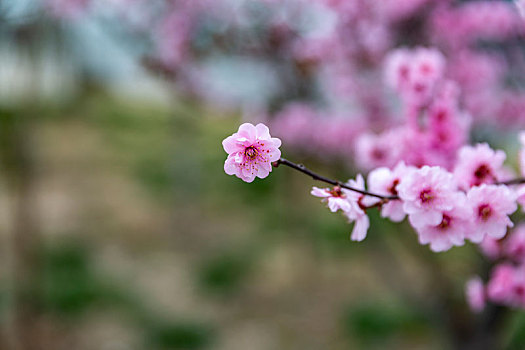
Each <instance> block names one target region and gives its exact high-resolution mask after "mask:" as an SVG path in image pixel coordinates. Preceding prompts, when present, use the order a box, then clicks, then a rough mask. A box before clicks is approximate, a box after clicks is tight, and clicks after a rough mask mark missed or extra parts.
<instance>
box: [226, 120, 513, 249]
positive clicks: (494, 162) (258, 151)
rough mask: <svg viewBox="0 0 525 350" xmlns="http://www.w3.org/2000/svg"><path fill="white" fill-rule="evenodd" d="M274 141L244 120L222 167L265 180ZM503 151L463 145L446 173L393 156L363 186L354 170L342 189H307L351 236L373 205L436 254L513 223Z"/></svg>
mask: <svg viewBox="0 0 525 350" xmlns="http://www.w3.org/2000/svg"><path fill="white" fill-rule="evenodd" d="M280 145H281V141H280V140H279V139H276V138H272V137H271V136H270V134H269V130H268V128H267V127H266V126H265V125H263V124H258V125H257V126H253V125H252V124H249V123H245V124H243V125H241V127H240V128H239V131H238V132H237V133H235V134H233V135H232V136H229V137H228V138H226V139H225V140H224V141H223V147H224V150H225V151H226V152H227V153H228V158H227V160H226V162H225V165H224V169H225V171H226V173H227V174H230V175H232V174H235V175H236V176H238V177H239V178H241V179H243V180H244V181H247V182H251V181H253V180H254V178H255V177H260V178H265V177H266V176H268V174H269V172H270V171H271V167H272V162H274V161H277V160H278V159H279V157H280V154H281V153H280V151H279V149H278V148H279V146H280ZM505 157H506V155H505V153H504V152H503V151H500V150H493V149H491V148H490V147H489V146H488V145H487V144H484V143H483V144H477V145H475V146H463V147H462V148H460V149H459V151H458V156H457V159H456V162H455V164H454V167H453V169H452V170H451V171H449V170H447V169H446V168H444V167H439V166H429V165H424V166H421V167H416V166H411V165H406V164H405V163H404V162H399V163H398V164H397V165H396V166H395V167H393V168H388V167H379V168H376V169H374V170H373V171H371V172H370V173H369V175H368V181H367V182H368V186H366V184H365V181H364V178H363V177H362V176H361V175H358V176H357V178H356V179H355V180H349V181H348V182H347V183H346V184H345V185H346V186H349V187H344V186H336V187H335V188H332V189H330V188H318V187H314V188H313V190H312V194H313V195H314V196H317V197H321V198H323V201H325V202H326V203H327V204H328V207H329V208H330V210H331V211H332V212H336V211H339V210H340V211H341V212H342V213H343V214H344V215H345V216H346V217H347V218H348V219H349V221H351V222H355V226H354V229H353V232H352V236H351V237H352V239H353V240H357V241H360V240H363V239H364V238H365V237H366V234H367V231H368V228H369V220H368V217H367V215H366V210H367V209H370V208H372V207H376V206H377V207H379V208H380V210H381V216H383V217H385V218H389V219H391V220H392V221H395V222H399V221H402V220H403V219H404V218H405V217H408V221H409V222H410V224H411V225H412V226H413V227H414V229H415V231H416V232H417V234H418V237H419V241H420V243H421V244H429V245H430V248H431V249H432V250H433V251H436V252H440V251H445V250H448V249H450V248H451V247H452V246H460V245H463V244H464V242H465V240H470V241H472V242H474V243H481V242H483V241H484V240H485V239H501V238H503V237H504V236H505V234H506V232H507V228H508V227H513V226H514V224H513V223H512V221H511V220H510V218H509V215H510V214H512V213H513V212H515V211H516V209H517V200H518V194H517V193H516V191H515V190H513V189H512V188H511V187H509V186H506V185H505V184H503V181H504V180H506V179H507V178H508V170H506V169H505V168H504V164H503V162H504V160H505ZM363 191H369V192H368V193H372V194H371V195H370V194H367V192H363Z"/></svg>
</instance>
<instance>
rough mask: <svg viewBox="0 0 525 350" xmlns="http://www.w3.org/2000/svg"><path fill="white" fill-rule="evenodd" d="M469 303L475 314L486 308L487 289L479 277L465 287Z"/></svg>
mask: <svg viewBox="0 0 525 350" xmlns="http://www.w3.org/2000/svg"><path fill="white" fill-rule="evenodd" d="M465 294H466V297H467V302H468V304H469V306H470V308H471V309H472V311H474V312H481V311H482V310H483V309H484V308H485V287H484V286H483V282H482V281H481V278H479V277H478V276H476V277H473V278H471V279H469V280H468V281H467V283H466V285H465Z"/></svg>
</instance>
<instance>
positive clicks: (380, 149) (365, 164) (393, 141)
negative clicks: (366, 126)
mask: <svg viewBox="0 0 525 350" xmlns="http://www.w3.org/2000/svg"><path fill="white" fill-rule="evenodd" d="M400 136H401V134H400V133H392V132H389V131H385V132H383V133H382V134H379V135H374V134H372V133H363V134H361V135H360V136H359V138H358V139H357V140H356V145H355V147H356V161H357V164H358V165H359V166H360V167H361V168H364V169H373V168H376V167H379V166H387V167H390V166H393V165H394V164H396V163H397V161H398V160H399V155H400V153H401V145H400V143H401V142H400Z"/></svg>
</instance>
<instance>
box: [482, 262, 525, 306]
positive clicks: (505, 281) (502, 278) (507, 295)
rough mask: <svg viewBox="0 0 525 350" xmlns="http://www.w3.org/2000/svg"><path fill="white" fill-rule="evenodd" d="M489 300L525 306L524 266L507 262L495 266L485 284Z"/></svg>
mask: <svg viewBox="0 0 525 350" xmlns="http://www.w3.org/2000/svg"><path fill="white" fill-rule="evenodd" d="M487 295H488V297H489V299H490V300H492V301H495V302H498V303H502V304H505V305H509V306H513V307H522V308H523V307H525V268H524V267H523V266H518V267H514V266H512V265H509V264H501V265H498V266H496V268H494V270H493V271H492V275H491V278H490V280H489V283H488V284H487Z"/></svg>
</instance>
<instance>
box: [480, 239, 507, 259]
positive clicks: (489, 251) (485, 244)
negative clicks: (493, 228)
mask: <svg viewBox="0 0 525 350" xmlns="http://www.w3.org/2000/svg"><path fill="white" fill-rule="evenodd" d="M479 248H480V249H481V252H482V253H483V255H485V256H486V257H487V258H489V259H492V260H496V259H498V258H499V257H500V256H501V250H502V247H501V241H500V240H498V239H495V238H492V237H490V236H485V238H483V240H482V241H481V243H480V244H479Z"/></svg>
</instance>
